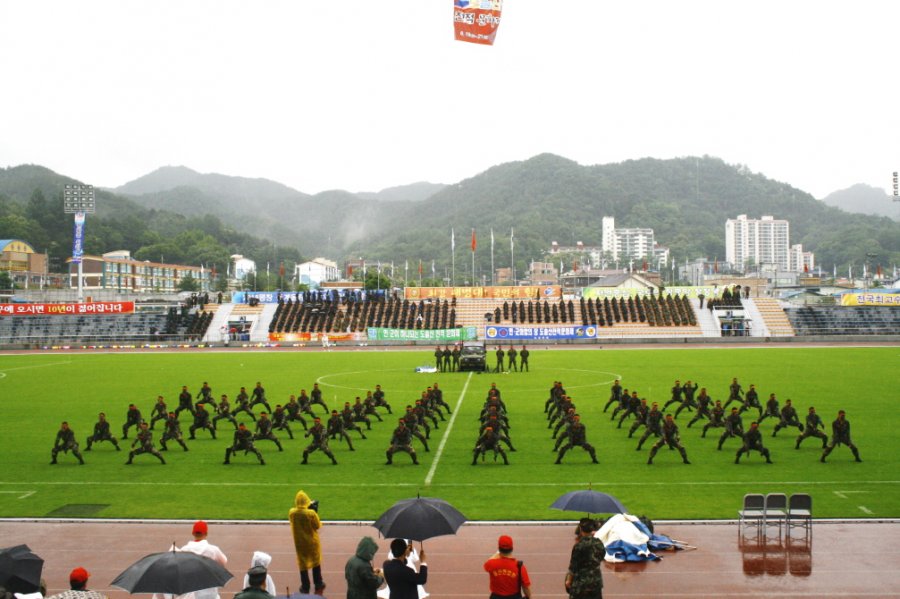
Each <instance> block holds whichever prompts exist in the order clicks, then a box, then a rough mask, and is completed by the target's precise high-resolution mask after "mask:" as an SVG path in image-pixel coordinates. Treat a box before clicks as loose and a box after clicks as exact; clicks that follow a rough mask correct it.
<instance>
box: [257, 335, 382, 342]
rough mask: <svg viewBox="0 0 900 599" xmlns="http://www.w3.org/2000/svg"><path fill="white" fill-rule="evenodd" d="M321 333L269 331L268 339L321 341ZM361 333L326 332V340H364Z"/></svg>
mask: <svg viewBox="0 0 900 599" xmlns="http://www.w3.org/2000/svg"><path fill="white" fill-rule="evenodd" d="M322 336H323V333H269V341H322ZM365 338H366V336H365V335H364V334H363V333H328V341H329V342H332V341H365Z"/></svg>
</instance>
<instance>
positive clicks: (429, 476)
mask: <svg viewBox="0 0 900 599" xmlns="http://www.w3.org/2000/svg"><path fill="white" fill-rule="evenodd" d="M471 381H472V373H471V372H469V376H468V377H467V378H466V384H465V385H463V388H462V391H461V392H460V394H459V398H458V399H457V400H456V406H455V407H454V408H453V415H452V416H451V417H450V422H448V423H447V428H445V429H444V434H443V435H441V443H440V445H438V448H437V452H435V454H434V460H432V461H431V468H429V469H428V474H427V475H426V476H425V486H426V487H427V486H428V485H430V484H431V479H433V478H434V472H435V470H437V466H438V462H440V461H441V455H443V453H444V446H445V445H446V444H447V439H448V438H449V437H450V431H451V430H453V423H454V422H456V417H457V416H459V409H460V408H461V407H462V402H463V399H464V398H465V396H466V390H467V389H468V388H469V383H470V382H471Z"/></svg>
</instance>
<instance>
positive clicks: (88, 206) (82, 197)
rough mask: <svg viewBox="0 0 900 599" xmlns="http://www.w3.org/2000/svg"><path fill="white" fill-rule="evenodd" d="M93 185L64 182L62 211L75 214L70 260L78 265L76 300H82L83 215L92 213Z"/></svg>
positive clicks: (93, 207)
mask: <svg viewBox="0 0 900 599" xmlns="http://www.w3.org/2000/svg"><path fill="white" fill-rule="evenodd" d="M94 209H95V203H94V186H93V185H80V184H66V186H65V189H63V212H65V213H66V214H74V215H75V228H74V230H73V234H72V262H74V263H76V264H77V265H78V301H79V302H83V301H84V284H83V278H84V277H83V275H84V271H83V266H82V260H81V258H82V256H83V255H84V222H85V215H86V214H88V213H90V214H93V213H94Z"/></svg>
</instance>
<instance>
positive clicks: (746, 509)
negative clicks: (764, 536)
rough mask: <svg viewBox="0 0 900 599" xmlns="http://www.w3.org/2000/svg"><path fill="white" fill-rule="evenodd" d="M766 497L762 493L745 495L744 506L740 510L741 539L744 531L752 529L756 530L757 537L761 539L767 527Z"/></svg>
mask: <svg viewBox="0 0 900 599" xmlns="http://www.w3.org/2000/svg"><path fill="white" fill-rule="evenodd" d="M765 505H766V503H765V497H764V496H763V495H762V494H761V493H747V494H746V495H744V505H743V507H742V508H741V509H740V510H738V527H739V529H738V530H739V532H740V535H741V537H742V538H743V536H744V531H745V530H747V529H748V528H750V527H755V528H756V536H757V537H759V536H760V535H761V533H762V531H763V530H764V529H765V525H766V513H765Z"/></svg>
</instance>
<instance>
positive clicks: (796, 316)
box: [785, 306, 900, 335]
mask: <svg viewBox="0 0 900 599" xmlns="http://www.w3.org/2000/svg"><path fill="white" fill-rule="evenodd" d="M785 313H786V314H787V317H788V319H789V320H790V322H791V325H792V326H793V328H794V331H795V332H796V334H797V335H898V334H900V309H897V308H892V307H880V306H803V307H799V308H788V309H787V310H785Z"/></svg>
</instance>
